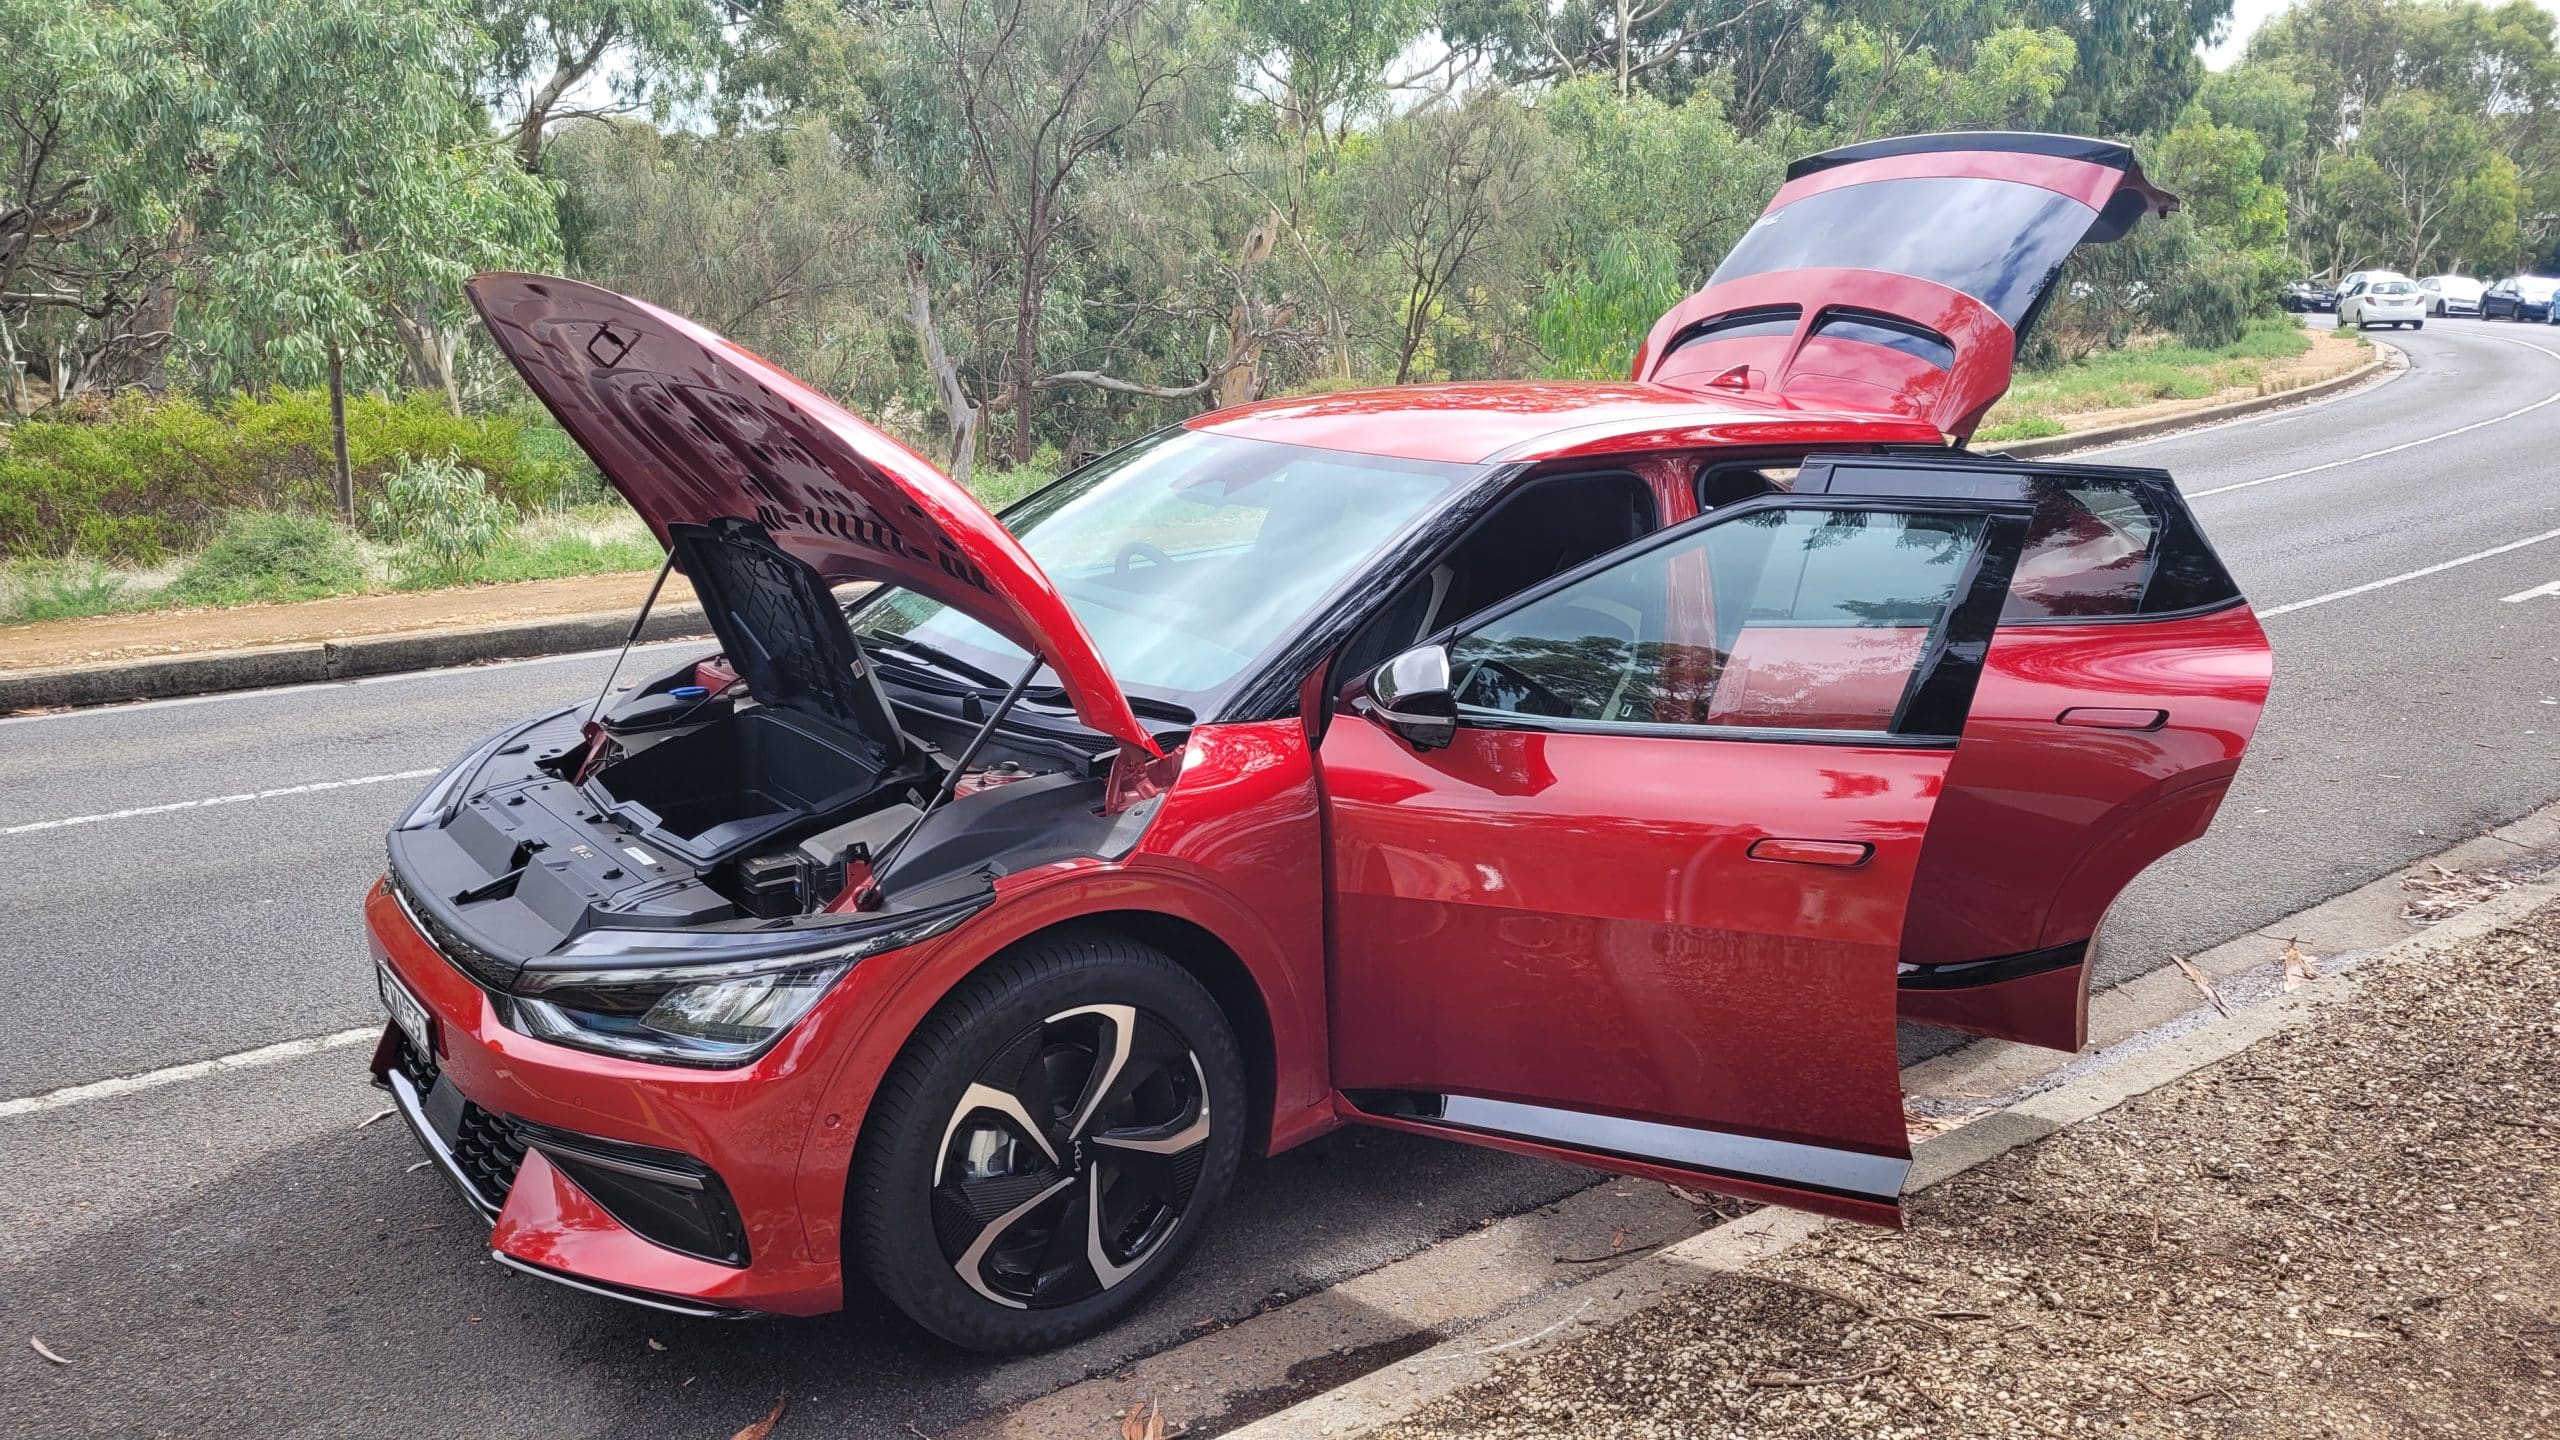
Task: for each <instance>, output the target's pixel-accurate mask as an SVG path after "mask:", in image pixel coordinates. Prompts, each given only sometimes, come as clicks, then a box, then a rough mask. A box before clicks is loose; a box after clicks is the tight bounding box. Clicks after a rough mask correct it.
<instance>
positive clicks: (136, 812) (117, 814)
mask: <svg viewBox="0 0 2560 1440" xmlns="http://www.w3.org/2000/svg"><path fill="white" fill-rule="evenodd" d="M442 773H443V772H442V771H439V770H394V771H392V772H391V773H390V774H388V775H359V776H357V777H356V778H354V779H353V780H314V781H312V782H311V783H309V784H307V785H279V786H277V787H276V788H274V789H272V790H254V791H250V792H248V793H247V794H242V795H208V796H206V797H205V798H203V799H201V800H173V801H171V802H169V803H168V804H166V805H136V806H134V807H133V808H132V809H130V810H109V811H107V812H106V813H105V814H102V815H73V816H70V817H68V818H66V819H61V820H30V821H28V822H27V823H26V824H24V825H11V826H7V827H5V828H0V835H32V834H34V833H35V832H37V831H39V830H65V829H69V828H70V827H71V826H74V825H96V824H99V823H101V822H103V821H107V820H131V819H134V818H135V817H137V816H142V815H169V814H174V813H175V812H177V811H180V810H208V809H211V808H212V807H214V806H216V805H240V804H245V803H247V802H248V801H251V800H275V799H280V798H282V797H284V796H287V795H309V794H312V793H314V792H317V791H321V790H351V789H354V788H355V787H356V786H359V785H387V784H389V783H391V782H392V781H395V780H424V779H426V778H427V777H428V776H430V775H438V774H442Z"/></svg>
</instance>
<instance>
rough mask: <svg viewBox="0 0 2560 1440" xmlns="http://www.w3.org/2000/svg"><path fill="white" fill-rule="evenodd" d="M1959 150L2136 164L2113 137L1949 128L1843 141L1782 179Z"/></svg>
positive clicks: (2125, 166)
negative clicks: (1851, 142)
mask: <svg viewBox="0 0 2560 1440" xmlns="http://www.w3.org/2000/svg"><path fill="white" fill-rule="evenodd" d="M1962 150H1990V151H1997V152H2002V153H2006V154H2012V155H2050V156H2053V157H2055V158H2056V159H2061V160H2085V161H2088V162H2089V163H2090V164H2092V165H2104V166H2106V167H2108V168H2109V169H2112V170H2125V171H2133V170H2135V168H2136V167H2135V165H2134V159H2133V147H2132V146H2130V145H2125V144H2121V143H2119V142H2117V141H2114V140H2093V139H2090V138H2089V137H2088V136H2085V135H2047V134H2044V133H2042V132H2040V131H2034V130H1952V131H1947V132H1945V133H1943V134H1937V135H1896V136H1893V137H1891V138H1890V139H1884V140H1868V141H1863V142H1861V143H1859V144H1856V145H1843V146H1841V147H1840V148H1839V149H1837V150H1825V151H1823V152H1822V153H1821V154H1819V155H1807V156H1805V157H1804V158H1803V159H1800V160H1797V161H1796V162H1794V163H1793V164H1791V165H1789V166H1787V178H1788V179H1790V180H1801V179H1803V178H1804V177H1805V176H1807V175H1813V174H1818V173H1820V172H1821V171H1824V170H1829V169H1833V168H1835V167H1837V166H1841V165H1855V164H1858V163H1860V162H1861V161H1866V160H1882V159H1885V158H1886V157H1888V156H1893V155H1944V154H1948V153H1951V152H1955V151H1962Z"/></svg>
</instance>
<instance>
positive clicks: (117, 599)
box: [0, 557, 136, 625]
mask: <svg viewBox="0 0 2560 1440" xmlns="http://www.w3.org/2000/svg"><path fill="white" fill-rule="evenodd" d="M133 591H134V582H133V579H132V577H130V576H128V575H124V574H120V573H118V572H117V571H114V570H110V569H108V568H107V567H106V566H104V565H101V564H99V563H98V562H97V561H95V560H82V559H79V558H77V557H74V558H72V559H69V560H21V561H18V562H16V563H14V564H10V565H5V566H0V625H32V624H34V623H35V622H37V621H39V620H79V619H85V618H87V617H89V616H92V615H112V614H114V613H115V612H116V611H118V610H124V609H128V608H130V607H131V606H132V605H133V603H134V600H135V598H136V597H135V595H134V593H133Z"/></svg>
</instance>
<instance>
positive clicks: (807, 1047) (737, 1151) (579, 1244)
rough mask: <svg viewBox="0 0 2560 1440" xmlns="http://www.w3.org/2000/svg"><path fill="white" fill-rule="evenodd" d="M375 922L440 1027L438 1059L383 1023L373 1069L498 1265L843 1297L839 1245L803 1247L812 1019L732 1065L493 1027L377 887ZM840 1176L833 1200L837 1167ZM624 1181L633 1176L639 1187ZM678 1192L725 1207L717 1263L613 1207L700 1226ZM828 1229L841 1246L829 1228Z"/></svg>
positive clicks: (379, 951) (815, 1110) (720, 1305)
mask: <svg viewBox="0 0 2560 1440" xmlns="http://www.w3.org/2000/svg"><path fill="white" fill-rule="evenodd" d="M365 920H366V931H367V935H368V938H369V939H370V941H371V946H372V950H373V955H374V958H375V960H376V961H377V962H378V963H380V964H382V965H384V966H386V967H387V968H389V969H390V970H391V972H392V973H393V975H394V976H396V977H397V978H398V979H399V980H400V981H401V983H402V984H403V985H404V986H405V987H406V988H407V989H408V991H409V993H410V994H411V995H412V996H413V997H415V998H416V999H417V1000H418V1001H419V1002H420V1003H421V1004H422V1005H423V1006H424V1007H425V1009H426V1010H427V1012H428V1015H429V1016H430V1017H431V1024H432V1026H433V1032H434V1033H433V1034H432V1036H431V1037H430V1038H431V1044H432V1046H433V1051H432V1053H430V1054H426V1055H423V1056H421V1055H419V1054H417V1053H416V1052H415V1050H414V1048H413V1047H412V1046H410V1045H409V1043H408V1042H407V1039H406V1037H405V1036H404V1035H402V1034H401V1032H400V1030H399V1028H398V1027H397V1026H396V1025H394V1026H389V1027H386V1030H385V1033H384V1036H383V1041H382V1044H381V1046H380V1047H379V1048H378V1049H377V1051H376V1053H375V1057H374V1067H373V1068H374V1075H375V1078H376V1080H377V1081H378V1082H379V1083H381V1084H382V1085H383V1086H384V1087H385V1088H387V1089H388V1090H389V1091H390V1092H391V1095H392V1100H393V1104H394V1108H395V1109H396V1110H397V1111H398V1112H399V1114H400V1116H401V1118H402V1120H403V1121H405V1122H406V1123H407V1124H408V1126H409V1128H410V1130H411V1132H412V1133H413V1134H414V1135H415V1136H416V1137H417V1139H418V1143H419V1145H420V1146H421V1147H422V1148H423V1149H424V1150H425V1151H426V1153H427V1157H428V1159H429V1160H430V1161H432V1162H434V1164H435V1166H436V1168H437V1169H438V1170H439V1171H440V1172H441V1173H442V1174H443V1175H444V1176H445V1178H446V1179H447V1180H448V1181H450V1182H452V1183H453V1184H454V1185H455V1187H456V1188H457V1189H459V1190H460V1191H461V1192H462V1194H463V1197H464V1199H465V1200H467V1201H468V1202H469V1203H470V1204H471V1206H472V1208H473V1209H474V1210H475V1211H476V1212H478V1213H479V1214H480V1215H481V1216H483V1217H484V1218H485V1219H487V1220H488V1221H489V1222H490V1225H491V1229H490V1234H489V1245H490V1249H491V1252H492V1254H493V1256H494V1258H496V1259H497V1260H498V1261H499V1262H500V1263H502V1264H505V1265H507V1266H508V1267H509V1268H512V1269H518V1270H523V1271H526V1272H527V1273H530V1274H535V1275H539V1276H541V1277H542V1278H544V1279H547V1280H553V1281H556V1282H558V1283H561V1284H564V1285H569V1286H572V1287H573V1288H576V1289H581V1290H586V1291H589V1292H591V1293H595V1294H600V1295H605V1296H609V1297H611V1298H614V1299H619V1300H625V1301H630V1302H632V1303H636V1304H641V1305H647V1306H650V1307H652V1308H656V1309H660V1310H665V1311H669V1312H672V1313H676V1314H682V1315H692V1316H703V1317H731V1316H737V1315H742V1314H748V1313H753V1312H769V1313H777V1314H790V1315H815V1314H823V1313H825V1312H827V1311H831V1310H835V1309H837V1308H840V1307H841V1305H842V1303H843V1275H842V1269H841V1266H840V1264H839V1263H838V1260H837V1257H836V1254H835V1247H834V1245H833V1244H832V1243H828V1244H826V1245H824V1246H820V1245H815V1244H812V1242H811V1239H810V1235H809V1227H808V1226H807V1225H806V1224H804V1221H803V1213H802V1195H801V1192H800V1188H799V1187H800V1184H801V1181H802V1179H803V1178H804V1177H802V1176H801V1174H800V1173H799V1172H800V1161H801V1157H802V1153H803V1150H804V1148H805V1144H804V1141H805V1138H806V1136H807V1134H808V1133H809V1131H810V1128H811V1127H812V1125H813V1124H818V1123H823V1122H820V1121H819V1120H818V1118H817V1117H818V1115H819V1114H820V1113H821V1111H822V1108H823V1106H822V1100H823V1090H824V1087H825V1084H826V1082H827V1080H828V1079H829V1077H830V1076H831V1074H832V1071H833V1068H834V1067H832V1066H830V1065H826V1064H821V1063H816V1061H817V1058H818V1057H817V1055H816V1054H815V1053H814V1047H815V1045H816V1043H817V1040H818V1037H817V1036H816V1035H815V1034H814V1033H813V1026H814V1025H815V1023H816V1022H818V1021H819V1020H820V1016H819V1014H818V1013H816V1012H813V1013H812V1014H811V1015H810V1016H808V1017H805V1018H804V1019H803V1021H802V1022H801V1025H800V1026H799V1027H797V1028H796V1029H795V1031H794V1033H793V1035H792V1036H790V1037H786V1041H785V1043H784V1044H783V1045H781V1046H779V1047H777V1048H776V1049H775V1050H774V1051H772V1052H770V1053H768V1054H766V1055H765V1056H764V1057H762V1059H760V1060H759V1061H757V1062H756V1063H755V1064H752V1065H747V1066H742V1067H739V1068H738V1069H734V1070H694V1069H685V1068H681V1067H675V1066H666V1065H654V1064H644V1063H641V1062H637V1061H629V1060H619V1059H615V1058H613V1057H610V1056H602V1055H593V1054H589V1053H587V1052H585V1051H580V1050H573V1049H569V1048H567V1047H564V1046H558V1045H552V1044H548V1043H545V1042H543V1041H540V1040H535V1039H533V1038H531V1037H528V1036H525V1035H521V1034H518V1033H516V1032H515V1031H512V1030H509V1029H507V1028H506V1027H505V1026H504V1025H502V1024H500V1023H499V1021H498V1019H497V1015H496V1012H495V1010H494V1009H493V1007H492V1005H491V1003H490V999H489V997H488V995H487V994H486V993H485V992H483V991H482V990H481V989H480V987H479V986H478V985H477V984H476V983H475V982H473V981H472V980H471V979H470V978H469V977H467V976H465V975H464V974H463V973H462V972H461V971H460V970H457V969H456V968H454V966H453V965H452V964H451V963H449V962H448V961H446V960H445V958H444V957H443V956H442V955H441V954H439V953H438V952H437V951H436V950H435V948H434V947H433V946H432V945H431V944H430V943H429V942H428V941H427V939H426V937H425V936H424V935H423V934H421V933H420V932H419V930H418V928H417V926H416V925H415V924H414V923H413V922H412V921H411V919H410V917H409V916H408V914H407V913H406V911H404V910H403V909H402V908H401V906H400V903H399V901H398V900H397V899H396V898H395V897H393V896H392V894H391V893H390V892H389V890H388V889H387V888H385V887H382V886H379V885H377V886H376V887H375V888H374V891H373V893H372V894H371V895H370V896H368V897H367V899H366V902H365ZM825 1008H826V1007H825V1006H824V1005H823V1004H822V1005H821V1007H820V1009H821V1010H824V1009H825ZM827 1119H828V1120H829V1121H833V1122H835V1123H836V1124H839V1125H840V1124H842V1123H843V1122H844V1117H842V1116H841V1115H831V1116H828V1117H827ZM600 1167H607V1168H600ZM579 1175H584V1176H586V1177H588V1178H587V1180H586V1183H584V1184H582V1183H581V1181H580V1180H579V1178H577V1177H578V1176H579ZM688 1177H690V1178H691V1179H692V1180H693V1181H694V1185H693V1190H694V1191H695V1192H698V1193H694V1194H692V1195H689V1196H688V1195H686V1194H685V1193H683V1191H682V1188H681V1187H683V1186H684V1183H685V1180H686V1179H687V1178H688ZM820 1180H821V1184H820V1189H821V1190H822V1191H823V1190H825V1189H826V1186H825V1183H824V1180H825V1177H820ZM832 1181H833V1183H832V1193H833V1194H835V1195H837V1196H839V1197H840V1196H841V1195H842V1193H843V1188H842V1187H843V1176H842V1175H841V1173H838V1174H835V1175H834V1176H833V1177H832ZM632 1182H640V1183H637V1184H636V1193H635V1185H634V1183H632ZM669 1186H673V1187H677V1188H674V1189H670V1188H667V1187H669ZM617 1187H620V1188H617ZM670 1199H675V1200H685V1201H688V1202H689V1203H692V1204H693V1205H694V1206H695V1207H696V1212H697V1213H696V1214H695V1215H694V1216H693V1217H692V1219H691V1220H690V1221H688V1222H687V1223H689V1224H691V1225H692V1227H693V1228H694V1229H702V1228H705V1227H706V1224H707V1227H708V1228H710V1229H713V1230H716V1229H718V1228H719V1226H718V1223H717V1219H718V1217H719V1216H721V1215H726V1216H729V1217H733V1218H732V1220H731V1223H732V1224H733V1225H734V1231H735V1233H734V1240H735V1245H734V1254H732V1255H730V1256H729V1257H728V1260H727V1261H723V1260H715V1259H709V1258H704V1255H703V1254H702V1253H687V1252H686V1250H681V1249H676V1248H671V1247H670V1246H669V1245H668V1244H665V1243H661V1242H660V1241H659V1240H657V1239H653V1238H651V1235H650V1234H646V1233H643V1231H642V1229H641V1228H635V1225H634V1224H632V1223H626V1222H625V1219H624V1218H622V1217H624V1216H630V1217H634V1218H635V1219H637V1220H638V1221H639V1222H640V1224H641V1225H643V1226H646V1227H647V1228H649V1229H650V1230H652V1231H653V1232H655V1233H657V1234H660V1235H667V1234H678V1235H690V1234H691V1233H692V1230H688V1229H684V1228H681V1227H679V1228H678V1229H675V1230H670V1228H669V1226H668V1223H667V1221H666V1220H665V1218H664V1217H663V1216H662V1215H660V1214H659V1213H657V1212H658V1211H660V1210H662V1209H663V1208H664V1205H663V1203H662V1202H664V1201H667V1200H670ZM712 1201H716V1204H714V1203H711V1202H712ZM705 1215H707V1216H711V1217H712V1220H711V1221H709V1222H705V1221H703V1220H702V1218H701V1217H702V1216H705ZM832 1218H833V1217H829V1219H830V1222H832ZM826 1228H827V1239H828V1241H829V1242H832V1241H833V1239H834V1234H833V1231H834V1226H833V1224H832V1223H830V1224H829V1225H828V1226H827V1227H826ZM689 1248H690V1249H692V1250H693V1251H696V1252H702V1251H716V1250H717V1249H718V1247H717V1246H713V1245H708V1244H704V1243H699V1242H696V1243H693V1244H691V1245H690V1247H689Z"/></svg>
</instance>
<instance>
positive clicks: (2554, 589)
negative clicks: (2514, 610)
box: [2499, 580, 2560, 605]
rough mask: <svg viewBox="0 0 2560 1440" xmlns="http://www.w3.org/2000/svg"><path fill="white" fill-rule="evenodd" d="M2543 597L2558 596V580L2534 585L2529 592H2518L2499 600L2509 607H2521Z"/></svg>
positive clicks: (2559, 584)
mask: <svg viewBox="0 0 2560 1440" xmlns="http://www.w3.org/2000/svg"><path fill="white" fill-rule="evenodd" d="M2545 595H2560V580H2554V581H2552V582H2551V583H2550V584H2548V585H2536V586H2534V587H2533V588H2532V589H2530V590H2519V591H2517V592H2516V593H2514V594H2513V595H2503V596H2500V597H2499V598H2500V599H2502V600H2504V601H2505V602H2506V603H2508V604H2510V605H2521V604H2523V603H2524V602H2526V601H2527V600H2539V599H2541V598H2542V597H2543V596H2545Z"/></svg>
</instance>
